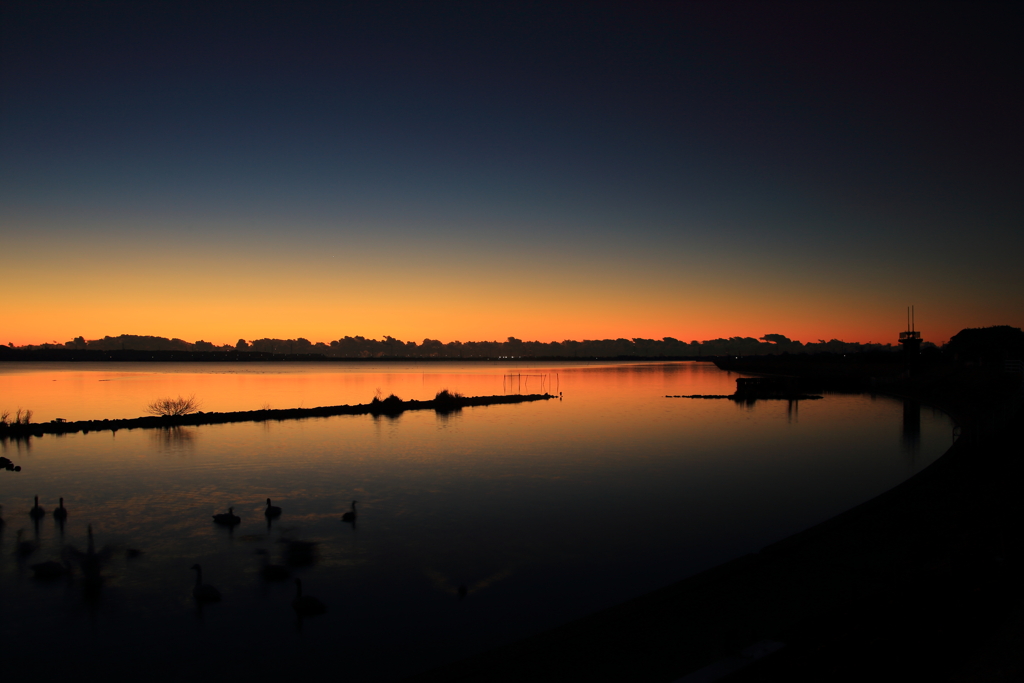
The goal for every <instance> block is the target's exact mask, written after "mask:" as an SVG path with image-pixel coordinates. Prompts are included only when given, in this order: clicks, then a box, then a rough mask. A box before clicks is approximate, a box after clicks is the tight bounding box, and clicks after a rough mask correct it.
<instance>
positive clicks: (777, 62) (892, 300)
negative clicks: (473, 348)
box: [0, 1, 1024, 345]
mask: <svg viewBox="0 0 1024 683" xmlns="http://www.w3.org/2000/svg"><path fill="white" fill-rule="evenodd" d="M208 4H212V3H201V4H194V5H193V4H188V3H170V2H166V3H165V2H131V3H119V2H106V1H104V2H93V3H87V2H82V3H73V2H72V3H66V2H25V3H18V2H5V3H3V4H2V5H0V255H2V266H0V292H2V297H3V298H2V300H3V312H2V315H0V342H2V343H7V342H13V343H14V344H15V345H19V344H26V343H41V342H47V341H51V340H57V341H61V342H63V341H66V340H68V339H71V338H72V337H77V336H79V335H82V336H85V337H86V338H87V339H90V338H96V337H101V336H104V335H118V334H122V333H127V334H152V335H159V336H165V337H179V338H182V339H186V340H188V341H195V340H197V339H205V340H207V341H213V342H216V343H234V341H235V340H237V339H238V338H240V337H241V338H246V339H253V338H260V337H279V338H294V337H299V336H302V337H306V338H308V339H310V340H312V341H329V340H331V339H337V338H339V337H342V336H345V335H352V336H355V335H363V336H367V337H375V338H380V337H382V336H383V335H385V334H387V335H391V336H394V337H397V338H400V339H405V340H417V341H418V340H421V339H423V338H424V337H430V338H435V339H441V340H442V341H451V340H454V339H459V340H462V341H469V340H484V339H504V338H505V337H508V336H510V335H512V336H516V337H518V338H521V339H537V340H541V341H552V340H562V339H584V338H588V339H593V338H607V337H612V338H615V337H649V338H650V337H653V338H660V337H664V336H672V337H676V338H679V339H684V340H687V341H688V340H691V339H708V338H714V337H721V336H737V335H740V336H753V337H760V336H761V335H763V334H766V333H781V334H785V335H787V336H789V337H791V338H794V339H799V340H802V341H814V340H817V339H819V338H824V339H831V338H839V339H843V340H846V341H861V342H867V341H881V342H893V341H895V338H896V335H897V333H898V332H899V331H900V330H902V329H903V328H904V324H905V322H904V321H905V310H906V306H908V305H910V304H914V305H915V306H916V311H917V323H918V324H917V327H918V328H919V329H921V330H923V334H924V337H925V339H928V340H930V341H935V342H938V343H941V342H943V341H945V340H947V339H948V338H949V337H950V336H951V335H952V334H955V333H956V332H957V331H958V330H960V329H961V328H963V327H978V326H985V325H996V324H1009V325H1013V326H1018V327H1020V326H1024V296H1022V294H1024V265H1022V260H1021V254H1022V253H1024V249H1022V247H1024V229H1022V228H1024V226H1022V218H1024V194H1022V187H1024V184H1022V181H1024V170H1022V169H1024V164H1022V159H1024V135H1022V131H1021V125H1022V121H1024V93H1022V89H1024V73H1022V71H1024V69H1022V68H1021V66H1020V64H1021V60H1020V59H1019V52H1020V49H1019V37H1020V35H1021V34H1022V32H1021V29H1022V22H1021V20H1020V11H1019V5H1015V4H1014V5H996V4H990V5H983V6H980V7H979V6H978V3H965V4H943V3H937V2H930V3H927V4H921V5H901V6H900V7H898V8H892V7H890V6H889V3H884V4H871V3H847V4H834V3H827V4H814V3H799V4H792V3H778V4H773V3H765V2H760V3H727V2H726V3H722V2H715V3H613V4H601V3H573V4H559V3H548V2H511V3H502V2H487V3H479V2H471V3H419V4H413V3H388V2H367V3H313V2H289V3H281V4H270V3H250V2H246V3H238V4H232V3H217V4H216V6H214V7H209V6H207V5H208Z"/></svg>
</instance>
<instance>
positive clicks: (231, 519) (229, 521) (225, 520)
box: [213, 508, 242, 526]
mask: <svg viewBox="0 0 1024 683" xmlns="http://www.w3.org/2000/svg"><path fill="white" fill-rule="evenodd" d="M213 521H214V522H215V523H217V524H223V525H225V526H235V525H236V524H241V523H242V518H241V517H239V516H238V515H236V514H235V508H228V511H227V512H221V513H220V514H216V515H214V516H213Z"/></svg>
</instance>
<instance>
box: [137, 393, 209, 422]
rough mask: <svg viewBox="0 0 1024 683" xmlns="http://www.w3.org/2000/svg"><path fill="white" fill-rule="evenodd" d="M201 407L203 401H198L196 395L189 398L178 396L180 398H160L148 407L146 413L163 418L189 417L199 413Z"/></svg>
mask: <svg viewBox="0 0 1024 683" xmlns="http://www.w3.org/2000/svg"><path fill="white" fill-rule="evenodd" d="M201 405H202V401H199V400H198V399H196V395H195V394H192V395H190V396H188V397H184V396H178V398H170V397H168V398H158V399H157V400H155V401H153V402H152V403H150V404H149V405H148V406H146V412H147V413H149V414H150V415H158V416H161V417H176V416H179V415H189V414H191V413H195V412H198V411H199V407H200V406H201Z"/></svg>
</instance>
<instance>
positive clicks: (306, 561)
mask: <svg viewBox="0 0 1024 683" xmlns="http://www.w3.org/2000/svg"><path fill="white" fill-rule="evenodd" d="M280 542H281V543H285V544H287V545H286V546H285V559H286V561H287V562H288V564H290V565H291V566H293V567H308V566H309V565H312V564H316V560H317V557H316V554H317V553H316V547H317V545H318V543H317V542H316V541H289V540H287V539H283V538H282V539H281V541H280Z"/></svg>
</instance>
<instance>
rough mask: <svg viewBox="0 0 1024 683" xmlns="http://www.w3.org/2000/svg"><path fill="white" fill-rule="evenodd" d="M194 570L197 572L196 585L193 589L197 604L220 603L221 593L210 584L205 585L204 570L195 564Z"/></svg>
mask: <svg viewBox="0 0 1024 683" xmlns="http://www.w3.org/2000/svg"><path fill="white" fill-rule="evenodd" d="M192 569H194V570H195V571H196V585H195V587H194V588H193V589H192V597H193V598H195V599H196V601H197V602H220V591H219V590H217V589H216V588H214V587H213V586H211V585H210V584H208V583H203V568H202V567H200V566H199V565H198V564H194V565H192Z"/></svg>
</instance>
